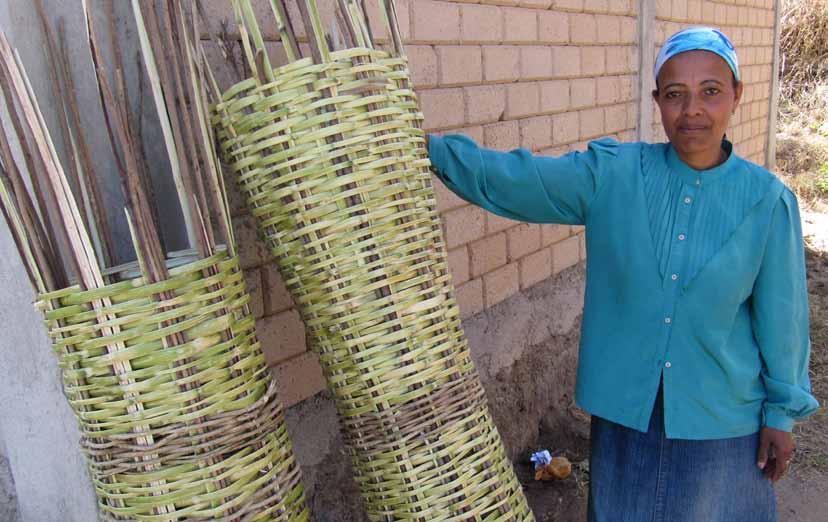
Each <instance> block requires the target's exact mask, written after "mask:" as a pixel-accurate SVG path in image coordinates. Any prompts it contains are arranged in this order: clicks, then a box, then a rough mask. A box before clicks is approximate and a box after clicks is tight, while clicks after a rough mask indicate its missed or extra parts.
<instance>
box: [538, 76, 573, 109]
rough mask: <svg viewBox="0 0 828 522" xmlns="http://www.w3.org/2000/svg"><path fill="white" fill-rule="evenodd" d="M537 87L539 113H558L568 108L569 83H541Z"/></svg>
mask: <svg viewBox="0 0 828 522" xmlns="http://www.w3.org/2000/svg"><path fill="white" fill-rule="evenodd" d="M538 87H539V88H540V111H541V112H560V111H563V110H566V109H568V108H569V81H567V80H554V81H548V82H541V83H539V84H538Z"/></svg>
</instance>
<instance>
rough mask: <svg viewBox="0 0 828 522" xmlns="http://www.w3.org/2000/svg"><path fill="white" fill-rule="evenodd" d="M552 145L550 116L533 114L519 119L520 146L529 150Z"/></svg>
mask: <svg viewBox="0 0 828 522" xmlns="http://www.w3.org/2000/svg"><path fill="white" fill-rule="evenodd" d="M550 145H552V117H551V116H534V117H532V118H526V119H523V120H520V146H521V147H524V148H526V149H529V150H531V151H535V152H537V151H538V150H540V149H542V148H544V147H549V146H550Z"/></svg>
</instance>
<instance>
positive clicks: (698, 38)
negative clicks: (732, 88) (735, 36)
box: [653, 27, 741, 81]
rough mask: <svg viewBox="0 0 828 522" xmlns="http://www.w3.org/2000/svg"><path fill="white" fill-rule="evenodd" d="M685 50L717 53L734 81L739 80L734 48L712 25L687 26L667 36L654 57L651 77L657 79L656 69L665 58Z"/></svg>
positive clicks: (662, 63) (737, 62)
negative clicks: (656, 56) (728, 68)
mask: <svg viewBox="0 0 828 522" xmlns="http://www.w3.org/2000/svg"><path fill="white" fill-rule="evenodd" d="M687 51H710V52H711V53H716V54H718V55H719V56H721V57H722V59H723V60H724V61H725V62H727V65H728V66H729V67H730V70H731V71H733V76H734V77H735V78H736V81H741V76H740V75H739V59H738V58H736V49H735V48H734V47H733V44H732V43H731V42H730V40H729V39H728V37H727V36H725V35H724V33H723V32H721V31H719V30H718V29H713V28H712V27H689V28H687V29H683V30H681V31H679V32H677V33H676V34H674V35H673V36H671V37H670V38H668V39H667V41H666V42H664V45H663V46H662V47H661V52H659V53H658V58H656V62H655V68H654V70H653V77H654V78H656V80H657V79H658V71H660V70H661V67H662V66H663V65H664V63H665V62H667V60H669V59H670V58H672V57H673V56H675V55H677V54H679V53H684V52H687Z"/></svg>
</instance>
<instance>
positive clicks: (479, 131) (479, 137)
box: [451, 125, 483, 143]
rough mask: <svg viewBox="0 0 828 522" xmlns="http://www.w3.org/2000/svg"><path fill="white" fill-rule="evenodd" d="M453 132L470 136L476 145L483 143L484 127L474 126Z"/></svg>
mask: <svg viewBox="0 0 828 522" xmlns="http://www.w3.org/2000/svg"><path fill="white" fill-rule="evenodd" d="M451 132H452V133H458V134H463V135H465V136H468V137H469V138H471V139H472V141H474V142H475V143H483V126H482V125H472V126H471V127H463V128H461V129H457V130H456V131H454V130H453V131H451Z"/></svg>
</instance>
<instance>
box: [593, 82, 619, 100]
mask: <svg viewBox="0 0 828 522" xmlns="http://www.w3.org/2000/svg"><path fill="white" fill-rule="evenodd" d="M595 82H596V91H595V92H596V95H595V100H596V101H597V102H598V105H609V104H612V103H618V102H619V101H621V79H620V78H619V77H618V76H604V77H602V78H598V79H596V80H595Z"/></svg>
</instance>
